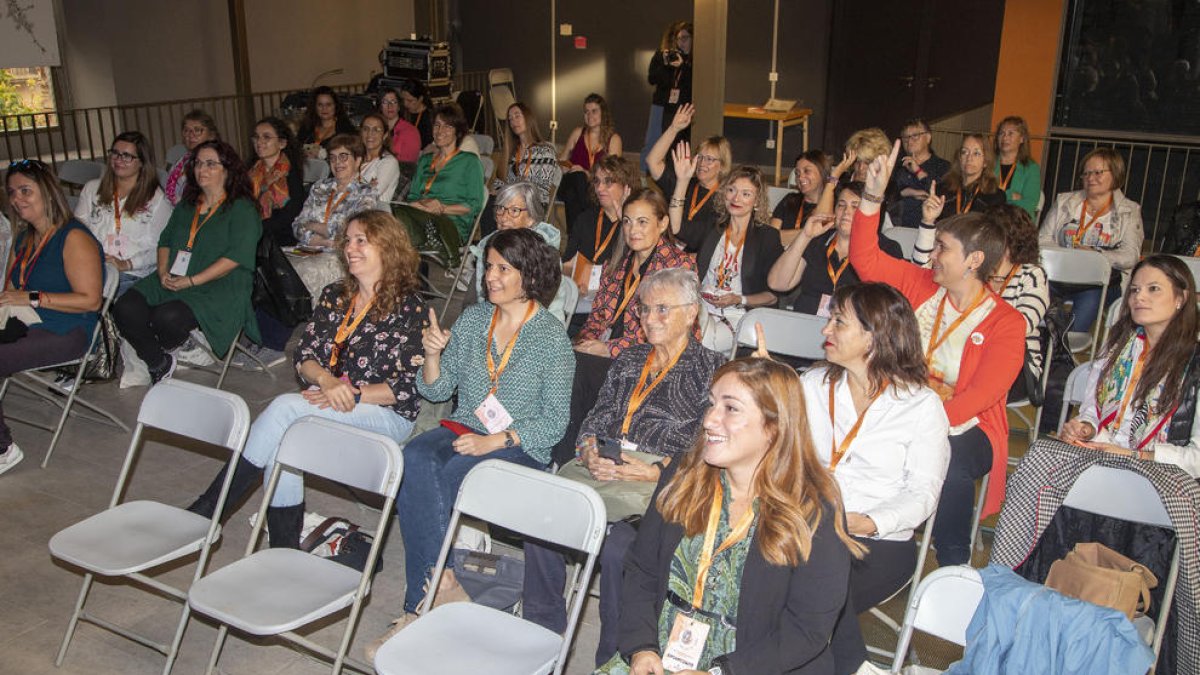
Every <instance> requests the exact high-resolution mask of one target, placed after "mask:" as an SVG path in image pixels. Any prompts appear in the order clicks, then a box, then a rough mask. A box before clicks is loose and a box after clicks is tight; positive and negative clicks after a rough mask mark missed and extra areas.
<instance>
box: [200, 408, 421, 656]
mask: <svg viewBox="0 0 1200 675" xmlns="http://www.w3.org/2000/svg"><path fill="white" fill-rule="evenodd" d="M333 448H336V449H337V451H336V452H331V449H333ZM403 467H404V463H403V459H402V457H401V455H400V446H399V444H397V443H396V441H395V440H394V439H391V438H388V437H386V436H383V435H381V434H376V433H373V432H370V431H364V430H362V429H359V428H357V427H352V426H350V425H347V424H341V423H339V422H334V421H331V420H327V419H322V418H319V417H311V416H310V417H303V418H301V419H299V420H297V421H296V422H295V423H293V424H292V426H290V427H288V430H287V431H286V432H284V434H283V440H282V441H281V442H280V444H279V454H278V455H277V456H276V458H275V468H274V469H273V470H272V471H271V478H270V480H269V481H268V483H267V489H266V494H265V495H263V500H262V505H261V506H260V507H259V509H258V518H257V520H255V524H254V529H253V531H252V532H251V533H250V541H249V543H247V545H246V553H245V557H243V558H242V559H241V560H238V561H237V562H235V563H233V564H231V565H229V566H227V567H223V568H221V569H219V570H217V571H216V572H213V573H212V574H210V575H208V576H206V577H204V578H202V579H200V580H199V581H197V582H196V583H194V584H192V588H191V590H190V591H188V604H190V605H191V607H192V609H193V610H194V611H196V612H199V613H201V614H204V615H206V616H210V617H212V618H214V619H216V620H217V621H219V622H220V623H221V626H220V628H219V629H218V631H217V640H216V643H215V644H214V645H213V650H212V657H211V659H210V660H209V663H208V671H207V672H209V673H212V672H213V671H214V670H215V669H216V667H217V660H218V659H219V658H220V656H221V648H222V647H223V646H224V644H225V637H226V635H227V634H228V632H229V628H230V627H232V628H236V629H238V630H240V631H243V632H246V633H249V634H251V635H276V636H278V637H281V638H284V639H286V640H288V641H290V642H292V643H294V644H296V645H299V646H301V647H303V648H305V649H307V650H309V651H311V652H314V653H316V654H320V655H321V656H324V657H325V658H326V659H328V660H330V661H332V662H333V671H332V672H333V673H334V674H335V675H336V674H337V673H340V672H341V671H342V666H343V663H349V664H350V665H351V666H352V667H354V668H355V669H358V670H362V671H363V672H371V671H370V667H369V666H367V665H366V664H364V663H361V662H359V661H357V660H355V659H351V658H350V657H348V656H346V651H347V650H348V649H349V648H350V640H351V638H352V637H353V636H354V628H355V626H356V625H357V623H358V617H359V613H360V611H361V609H362V603H363V600H364V599H365V598H366V596H367V593H368V591H369V586H370V581H371V571H372V570H374V569H375V561H376V559H378V557H379V551H380V550H381V548H382V544H383V540H384V539H385V534H386V532H387V524H388V518H389V517H390V516H391V513H392V506H393V505H394V503H395V500H396V491H397V490H398V489H399V487H400V476H401V474H402V473H403ZM284 469H288V470H291V471H298V472H302V473H311V474H315V475H318V476H322V477H324V478H327V479H329V480H331V481H334V482H336V483H341V484H342V485H345V486H348V487H351V488H356V489H359V490H367V491H370V492H374V493H375V494H378V495H380V496H382V497H383V498H384V502H383V509H382V510H381V511H380V512H379V520H378V522H377V523H376V526H375V533H376V534H375V539H374V541H373V542H372V544H371V550H370V551H369V552H368V553H367V563H366V566H365V567H364V568H363V571H361V572H360V571H358V570H356V569H353V568H351V567H348V566H346V565H343V564H341V563H338V562H334V561H332V560H330V559H328V558H321V557H319V556H315V555H312V554H309V553H305V552H303V551H300V550H297V549H290V548H269V549H265V550H262V551H258V552H255V550H254V549H255V546H256V545H257V542H258V538H259V535H260V534H261V533H262V529H263V523H264V522H265V521H266V519H267V507H268V506H269V505H270V503H271V498H272V497H273V496H274V495H275V487H276V486H277V485H278V484H279V476H280V474H281V473H282V472H283V471H284ZM346 607H350V613H349V616H348V617H347V619H346V627H345V629H344V630H343V631H342V639H341V643H340V644H339V645H338V648H337V650H336V651H335V650H332V649H329V648H327V647H324V646H322V645H319V644H317V643H315V642H313V641H312V640H309V639H308V638H306V637H304V636H301V635H300V634H298V633H296V632H295V629H297V628H300V627H302V626H306V625H308V624H311V623H313V622H315V621H317V620H319V619H323V618H324V617H327V616H329V615H331V614H333V613H335V612H338V611H340V610H342V609H345V608H346Z"/></svg>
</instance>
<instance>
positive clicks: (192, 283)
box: [188, 277, 196, 288]
mask: <svg viewBox="0 0 1200 675" xmlns="http://www.w3.org/2000/svg"><path fill="white" fill-rule="evenodd" d="M188 284H190V286H189V288H195V287H196V278H195V277H188Z"/></svg>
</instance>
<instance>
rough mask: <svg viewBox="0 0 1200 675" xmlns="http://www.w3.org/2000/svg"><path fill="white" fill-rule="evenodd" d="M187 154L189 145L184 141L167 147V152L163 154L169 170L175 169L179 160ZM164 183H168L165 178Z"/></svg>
mask: <svg viewBox="0 0 1200 675" xmlns="http://www.w3.org/2000/svg"><path fill="white" fill-rule="evenodd" d="M186 154H187V146H186V145H184V144H182V143H178V144H176V145H172V146H171V147H169V148H167V154H166V155H164V156H163V159H164V161H165V162H166V169H167V171H170V170H171V169H173V168H174V167H175V165H176V164H178V163H179V160H181V159H183V156H184V155H186ZM163 185H164V186H165V185H166V181H165V180H164V181H163Z"/></svg>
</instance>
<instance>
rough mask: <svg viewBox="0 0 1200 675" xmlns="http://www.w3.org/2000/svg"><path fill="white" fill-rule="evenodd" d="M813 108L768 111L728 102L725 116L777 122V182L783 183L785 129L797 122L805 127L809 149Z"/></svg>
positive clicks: (805, 148) (805, 136) (758, 107)
mask: <svg viewBox="0 0 1200 675" xmlns="http://www.w3.org/2000/svg"><path fill="white" fill-rule="evenodd" d="M812 112H813V111H812V108H792V109H791V110H789V111H787V112H767V111H766V110H765V109H763V108H762V107H760V106H753V105H746V104H744V103H726V104H725V117H737V118H740V119H747V120H763V121H766V122H777V123H778V124H779V126H778V127H777V131H776V132H775V184H776V185H782V184H783V131H784V129H787V128H788V127H794V126H796V125H797V124H799V125H801V126H802V127H803V128H804V151H805V152H807V151H808V118H809V117H811V116H812Z"/></svg>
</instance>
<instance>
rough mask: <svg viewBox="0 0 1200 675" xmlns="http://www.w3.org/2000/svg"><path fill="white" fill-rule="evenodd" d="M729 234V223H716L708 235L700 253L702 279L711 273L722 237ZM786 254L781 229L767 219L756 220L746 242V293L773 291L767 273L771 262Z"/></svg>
mask: <svg viewBox="0 0 1200 675" xmlns="http://www.w3.org/2000/svg"><path fill="white" fill-rule="evenodd" d="M723 236H725V226H723V225H722V226H719V227H714V228H713V229H711V230H709V231H708V234H706V235H704V243H702V244H700V251H699V252H698V253H697V254H696V272H697V273H698V274H699V275H700V282H701V283H703V282H704V275H705V274H708V266H709V265H711V264H712V258H713V255H714V254H715V253H716V251H717V247H718V246H720V245H721V237H723ZM781 255H783V242H782V241H780V239H779V230H777V229H775V228H773V227H771V226H770V225H766V224H763V223H755V224H753V225H751V226H750V229H749V230H747V231H746V243H745V245H744V246H743V247H742V269H741V272H740V273H739V276H740V277H741V280H742V295H752V294H754V293H762V292H763V291H769V290H771V289H770V288H768V287H767V274H768V273H769V272H770V271H771V266H772V265H774V264H775V261H776V260H778V259H779V256H781Z"/></svg>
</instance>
